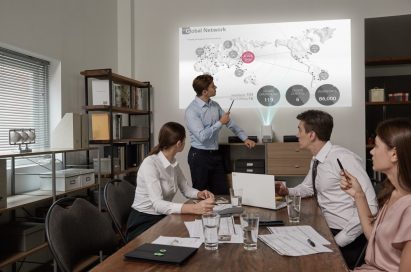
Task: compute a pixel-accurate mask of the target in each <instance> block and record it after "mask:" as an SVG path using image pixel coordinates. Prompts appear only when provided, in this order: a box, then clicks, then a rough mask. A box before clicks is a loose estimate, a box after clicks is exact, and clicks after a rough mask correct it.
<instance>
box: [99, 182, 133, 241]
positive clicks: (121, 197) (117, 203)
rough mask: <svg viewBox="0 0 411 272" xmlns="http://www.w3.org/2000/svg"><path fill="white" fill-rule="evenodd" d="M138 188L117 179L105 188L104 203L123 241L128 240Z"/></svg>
mask: <svg viewBox="0 0 411 272" xmlns="http://www.w3.org/2000/svg"><path fill="white" fill-rule="evenodd" d="M135 191H136V187H135V186H134V185H132V184H130V183H129V182H127V181H125V180H120V179H115V180H112V181H110V182H109V183H107V184H106V186H105V187H104V202H105V203H106V206H107V210H108V212H109V214H110V216H111V218H112V219H113V222H114V225H115V227H116V229H117V231H118V233H119V234H120V236H121V239H122V240H123V243H124V244H125V243H127V240H126V227H127V220H128V216H129V215H130V212H131V209H132V208H131V205H132V204H133V201H134V195H135Z"/></svg>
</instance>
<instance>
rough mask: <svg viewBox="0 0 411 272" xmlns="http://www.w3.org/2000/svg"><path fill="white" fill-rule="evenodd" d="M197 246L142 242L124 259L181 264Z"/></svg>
mask: <svg viewBox="0 0 411 272" xmlns="http://www.w3.org/2000/svg"><path fill="white" fill-rule="evenodd" d="M196 251H197V248H194V247H181V246H169V245H158V244H143V245H141V246H139V247H138V248H136V249H135V250H133V251H130V252H128V253H126V254H125V255H124V258H125V259H126V260H148V261H155V262H162V263H175V264H181V263H183V262H184V261H185V260H187V259H188V258H189V257H191V256H192V255H193V254H194V253H195V252H196Z"/></svg>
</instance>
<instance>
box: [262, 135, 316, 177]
mask: <svg viewBox="0 0 411 272" xmlns="http://www.w3.org/2000/svg"><path fill="white" fill-rule="evenodd" d="M311 159H312V155H311V154H310V152H308V151H306V150H301V149H300V148H299V147H298V143H268V144H266V173H267V174H270V175H275V176H305V175H307V173H308V170H309V169H310V162H311Z"/></svg>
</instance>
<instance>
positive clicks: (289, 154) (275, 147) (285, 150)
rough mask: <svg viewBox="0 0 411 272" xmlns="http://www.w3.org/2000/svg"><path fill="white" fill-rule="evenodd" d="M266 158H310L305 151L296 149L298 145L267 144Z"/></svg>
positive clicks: (308, 153)
mask: <svg viewBox="0 0 411 272" xmlns="http://www.w3.org/2000/svg"><path fill="white" fill-rule="evenodd" d="M267 158H268V159H270V158H281V159H282V158H309V159H311V158H312V155H311V154H310V152H308V151H307V150H302V149H300V148H299V147H298V143H270V144H267Z"/></svg>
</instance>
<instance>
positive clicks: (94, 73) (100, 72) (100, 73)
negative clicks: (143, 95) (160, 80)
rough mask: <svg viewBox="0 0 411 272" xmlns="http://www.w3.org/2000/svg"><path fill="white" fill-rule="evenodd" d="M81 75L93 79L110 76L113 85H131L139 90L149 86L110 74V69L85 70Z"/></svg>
mask: <svg viewBox="0 0 411 272" xmlns="http://www.w3.org/2000/svg"><path fill="white" fill-rule="evenodd" d="M80 74H81V75H83V76H85V77H94V78H109V77H110V74H111V78H112V80H113V81H114V82H115V83H119V84H126V85H128V84H132V85H135V86H137V87H139V88H147V87H149V86H150V82H141V81H138V80H135V79H131V78H128V77H125V76H121V75H119V74H116V73H112V72H111V69H109V68H107V69H95V70H85V71H81V72H80Z"/></svg>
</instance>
